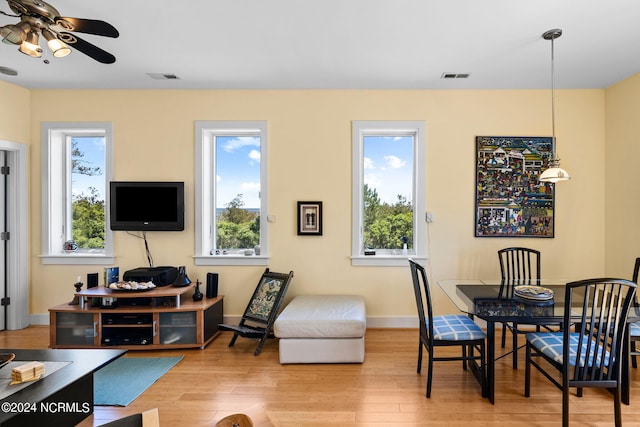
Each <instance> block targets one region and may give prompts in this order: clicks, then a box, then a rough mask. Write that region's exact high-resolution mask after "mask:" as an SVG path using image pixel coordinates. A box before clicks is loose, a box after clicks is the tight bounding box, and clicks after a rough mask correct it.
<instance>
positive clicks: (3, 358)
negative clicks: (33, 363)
mask: <svg viewBox="0 0 640 427" xmlns="http://www.w3.org/2000/svg"><path fill="white" fill-rule="evenodd" d="M15 358H16V355H15V354H13V353H0V368H2V367H4V366H6V365H7V364H8V363H9V362H11V361H12V360H13V359H15Z"/></svg>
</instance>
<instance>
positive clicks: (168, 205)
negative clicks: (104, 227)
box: [109, 181, 184, 231]
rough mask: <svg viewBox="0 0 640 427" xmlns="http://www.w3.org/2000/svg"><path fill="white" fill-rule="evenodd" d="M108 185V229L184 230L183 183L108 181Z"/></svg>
mask: <svg viewBox="0 0 640 427" xmlns="http://www.w3.org/2000/svg"><path fill="white" fill-rule="evenodd" d="M109 184H110V185H109V190H110V200H109V201H110V208H109V213H110V227H111V229H112V230H124V231H182V230H184V182H148V181H147V182H145V181H111V182H110V183H109Z"/></svg>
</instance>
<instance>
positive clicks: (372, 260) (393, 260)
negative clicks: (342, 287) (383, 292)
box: [351, 255, 427, 267]
mask: <svg viewBox="0 0 640 427" xmlns="http://www.w3.org/2000/svg"><path fill="white" fill-rule="evenodd" d="M409 258H411V259H414V260H416V261H418V262H422V261H425V260H426V259H427V258H426V257H423V256H416V255H361V256H352V257H351V265H352V266H354V267H407V266H409V261H408V259H409Z"/></svg>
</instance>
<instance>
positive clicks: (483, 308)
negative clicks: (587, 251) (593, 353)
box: [438, 279, 640, 405]
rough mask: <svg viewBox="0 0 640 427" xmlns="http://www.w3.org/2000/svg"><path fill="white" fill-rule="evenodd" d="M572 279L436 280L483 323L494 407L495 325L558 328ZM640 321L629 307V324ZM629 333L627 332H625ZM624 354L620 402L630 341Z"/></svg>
mask: <svg viewBox="0 0 640 427" xmlns="http://www.w3.org/2000/svg"><path fill="white" fill-rule="evenodd" d="M570 281H571V280H564V279H539V280H535V281H533V282H534V283H531V281H527V282H523V281H517V282H516V283H514V282H513V281H511V282H508V283H506V282H505V281H504V280H501V279H487V280H476V279H446V280H440V281H438V285H439V286H440V288H441V289H442V290H443V291H444V293H445V294H446V295H447V297H448V298H449V299H450V300H451V302H453V304H454V305H455V306H456V307H457V308H458V310H460V311H461V312H463V313H466V314H468V315H469V316H470V317H472V318H479V319H482V320H483V321H485V322H486V333H487V345H486V351H487V355H486V387H487V390H486V391H487V393H486V395H487V398H488V399H489V401H490V402H491V403H492V404H495V372H496V370H495V366H496V360H499V359H501V358H502V357H503V356H504V355H503V356H500V357H496V348H495V345H496V328H495V324H496V323H505V322H513V323H518V324H525V325H553V324H557V325H560V324H562V323H563V322H564V310H565V301H564V300H565V288H566V284H567V283H569V282H570ZM518 285H531V286H541V287H543V288H546V289H548V290H550V291H552V294H553V297H552V298H549V299H531V298H524V297H521V296H519V295H517V294H514V291H513V289H514V288H515V287H516V286H518ZM576 308H578V307H577V306H576ZM635 321H640V312H639V309H638V307H637V305H636V306H635V307H632V309H631V311H630V313H629V318H628V322H635ZM627 333H628V332H627ZM623 352H624V354H625V355H626V356H625V357H624V358H623V363H622V384H621V388H622V402H623V403H625V404H627V405H628V404H629V401H630V382H631V379H630V366H629V365H630V363H629V358H630V357H629V340H628V338H627V339H626V340H625V346H624V350H623Z"/></svg>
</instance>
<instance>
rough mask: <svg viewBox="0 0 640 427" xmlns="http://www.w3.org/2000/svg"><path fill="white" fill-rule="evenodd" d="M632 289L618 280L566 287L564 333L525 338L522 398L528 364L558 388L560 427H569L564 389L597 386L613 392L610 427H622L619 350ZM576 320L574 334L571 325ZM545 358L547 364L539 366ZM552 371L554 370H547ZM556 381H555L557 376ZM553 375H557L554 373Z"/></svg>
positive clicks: (528, 379) (528, 384)
mask: <svg viewBox="0 0 640 427" xmlns="http://www.w3.org/2000/svg"><path fill="white" fill-rule="evenodd" d="M636 287H637V285H636V284H635V283H633V282H630V281H628V280H622V279H587V280H581V281H577V282H571V283H567V286H566V292H565V302H564V322H563V325H564V327H563V330H562V331H560V332H531V333H528V334H527V335H526V339H527V345H526V348H527V350H526V368H525V386H524V395H525V396H526V397H529V395H530V389H531V366H533V367H534V368H536V369H537V370H538V371H540V372H541V373H542V374H543V375H544V376H545V377H546V378H547V379H548V380H549V381H551V382H552V383H553V384H554V385H555V386H556V387H558V388H559V389H561V390H562V425H563V427H567V426H568V425H569V389H570V388H571V387H576V388H577V389H578V390H577V394H578V396H582V391H583V388H584V387H602V388H606V389H608V390H609V391H611V393H612V394H613V402H614V413H615V425H616V427H621V426H622V411H621V385H622V363H623V360H622V359H623V357H624V355H623V346H624V341H625V339H626V335H625V332H626V331H625V328H626V325H627V318H628V315H629V309H630V308H631V304H632V303H633V299H634V296H635V292H636ZM572 322H575V331H572V329H573V328H572V327H571V326H570V325H571V324H572ZM539 359H544V360H545V361H546V362H547V363H538V360H539ZM550 371H554V372H550ZM555 371H557V372H559V373H560V374H561V379H560V380H558V379H556V376H557V372H555ZM554 373H555V374H556V375H554Z"/></svg>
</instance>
